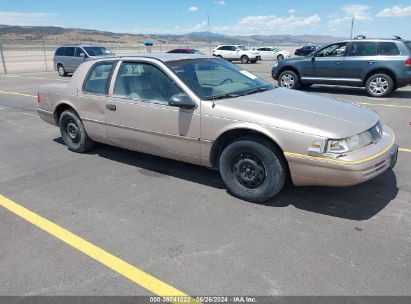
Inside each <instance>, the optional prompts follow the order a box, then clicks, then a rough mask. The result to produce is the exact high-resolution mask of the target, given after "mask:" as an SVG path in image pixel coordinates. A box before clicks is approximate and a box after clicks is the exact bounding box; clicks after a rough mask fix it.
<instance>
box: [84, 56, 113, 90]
mask: <svg viewBox="0 0 411 304" xmlns="http://www.w3.org/2000/svg"><path fill="white" fill-rule="evenodd" d="M114 64H115V62H103V63H97V64H95V65H93V66H92V67H91V69H90V71H89V73H88V75H87V78H86V80H85V81H84V86H83V91H85V92H89V93H96V94H106V93H107V91H108V86H109V79H110V74H111V70H112V69H113V66H114Z"/></svg>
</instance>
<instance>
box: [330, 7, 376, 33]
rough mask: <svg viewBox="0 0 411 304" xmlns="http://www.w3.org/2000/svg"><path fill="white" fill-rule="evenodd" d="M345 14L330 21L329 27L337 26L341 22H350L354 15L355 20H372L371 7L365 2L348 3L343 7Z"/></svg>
mask: <svg viewBox="0 0 411 304" xmlns="http://www.w3.org/2000/svg"><path fill="white" fill-rule="evenodd" d="M341 10H342V11H343V12H344V16H342V17H336V18H335V19H333V20H330V21H329V22H328V26H329V27H332V28H334V27H337V26H339V25H341V24H349V23H350V22H351V20H352V17H354V20H355V21H361V22H366V21H370V20H372V17H371V15H370V13H369V10H370V7H369V6H367V5H363V4H347V5H344V6H342V7H341Z"/></svg>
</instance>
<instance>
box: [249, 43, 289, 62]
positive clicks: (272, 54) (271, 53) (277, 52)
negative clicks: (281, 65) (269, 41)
mask: <svg viewBox="0 0 411 304" xmlns="http://www.w3.org/2000/svg"><path fill="white" fill-rule="evenodd" d="M256 51H257V52H258V53H260V57H261V60H276V59H277V60H283V59H284V58H290V53H289V52H287V51H284V50H281V49H279V48H275V47H272V46H268V47H260V48H258V49H256Z"/></svg>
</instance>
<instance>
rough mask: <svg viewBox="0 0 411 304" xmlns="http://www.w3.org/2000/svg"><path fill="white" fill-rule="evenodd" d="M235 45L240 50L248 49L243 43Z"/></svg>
mask: <svg viewBox="0 0 411 304" xmlns="http://www.w3.org/2000/svg"><path fill="white" fill-rule="evenodd" d="M237 47H238V48H239V49H240V50H242V51H248V49H247V48H246V47H245V46H244V45H237Z"/></svg>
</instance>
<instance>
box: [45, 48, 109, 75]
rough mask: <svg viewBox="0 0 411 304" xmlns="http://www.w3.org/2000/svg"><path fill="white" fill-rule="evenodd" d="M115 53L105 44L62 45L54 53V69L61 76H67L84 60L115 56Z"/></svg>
mask: <svg viewBox="0 0 411 304" xmlns="http://www.w3.org/2000/svg"><path fill="white" fill-rule="evenodd" d="M113 55H114V53H112V52H111V51H109V50H108V49H106V48H105V47H103V46H96V45H79V46H62V47H59V48H58V49H56V52H55V53H54V58H53V62H54V69H55V70H56V71H57V72H58V73H59V75H60V76H66V75H67V74H68V73H74V71H75V70H76V69H77V68H78V67H79V65H80V64H82V63H83V62H84V61H88V60H91V59H95V58H99V57H102V56H113Z"/></svg>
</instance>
